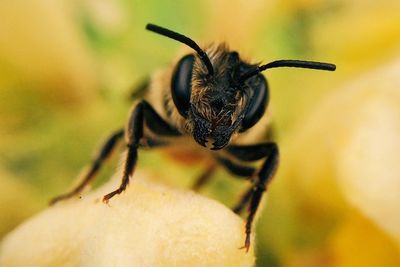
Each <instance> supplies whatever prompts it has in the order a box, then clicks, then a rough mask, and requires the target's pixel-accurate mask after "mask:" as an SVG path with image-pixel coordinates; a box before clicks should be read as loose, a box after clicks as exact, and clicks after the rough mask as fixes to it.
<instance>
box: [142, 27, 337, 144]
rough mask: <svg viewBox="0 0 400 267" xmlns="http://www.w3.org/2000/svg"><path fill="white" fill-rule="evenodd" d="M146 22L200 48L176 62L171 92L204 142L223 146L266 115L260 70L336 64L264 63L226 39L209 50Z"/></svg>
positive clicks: (327, 67)
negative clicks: (244, 55)
mask: <svg viewBox="0 0 400 267" xmlns="http://www.w3.org/2000/svg"><path fill="white" fill-rule="evenodd" d="M146 28H147V29H148V30H150V31H153V32H156V33H158V34H161V35H164V36H167V37H169V38H172V39H174V40H177V41H179V42H182V43H184V44H186V45H188V46H189V47H191V48H193V49H194V50H195V51H196V52H197V54H189V55H186V56H184V57H183V58H182V59H181V60H180V61H179V62H178V63H177V65H176V67H175V70H174V73H173V76H172V80H171V94H172V99H173V101H174V104H175V106H176V108H177V110H178V111H179V113H180V115H181V116H183V117H184V118H185V119H186V121H187V126H188V127H187V128H188V129H189V130H190V132H191V134H192V135H193V138H194V139H195V141H196V142H197V143H199V144H200V145H202V146H206V143H207V141H208V140H211V141H212V144H213V146H212V147H211V149H221V148H223V147H225V146H226V145H227V144H228V143H229V141H230V139H231V137H232V135H233V134H235V133H237V132H239V133H240V132H244V131H246V130H247V129H249V128H251V127H252V126H253V125H255V124H256V123H257V122H258V121H259V120H260V119H261V117H262V116H263V114H264V112H265V110H266V107H267V104H268V97H269V95H268V86H267V81H266V80H265V78H264V76H263V75H262V74H260V73H261V72H262V71H264V70H266V69H268V68H276V67H299V68H311V69H322V70H334V69H335V66H334V65H332V64H327V63H320V62H310V61H298V60H279V61H274V62H271V63H268V64H266V65H262V66H259V65H257V64H256V65H255V64H249V63H246V62H245V61H244V60H242V59H240V57H239V54H238V53H237V52H234V51H231V50H229V49H228V48H227V47H226V46H225V45H220V46H215V47H212V46H211V47H209V48H207V49H206V52H205V51H204V50H202V49H201V48H200V47H199V46H198V45H197V44H196V43H195V42H194V41H193V40H191V39H189V38H188V37H186V36H184V35H181V34H179V33H176V32H173V31H171V30H168V29H165V28H162V27H159V26H156V25H153V24H148V25H147V26H146Z"/></svg>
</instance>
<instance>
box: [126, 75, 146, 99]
mask: <svg viewBox="0 0 400 267" xmlns="http://www.w3.org/2000/svg"><path fill="white" fill-rule="evenodd" d="M149 86H150V79H149V78H148V77H147V78H145V79H142V80H141V81H140V82H139V83H137V84H135V85H134V86H133V89H132V91H131V92H130V94H129V99H130V100H136V99H140V98H143V97H144V95H145V94H146V92H147V89H148V88H149Z"/></svg>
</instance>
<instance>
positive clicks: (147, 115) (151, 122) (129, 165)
mask: <svg viewBox="0 0 400 267" xmlns="http://www.w3.org/2000/svg"><path fill="white" fill-rule="evenodd" d="M144 123H146V125H147V127H148V128H149V130H150V131H152V132H153V133H154V134H156V135H163V136H179V135H180V133H179V131H178V130H177V129H175V128H174V127H173V126H171V125H170V124H168V123H167V122H166V121H165V120H163V118H161V116H160V115H158V113H157V112H156V111H155V110H154V109H153V107H152V106H151V105H150V104H149V103H148V102H147V101H145V100H142V101H141V102H140V103H139V104H137V106H136V107H135V108H134V110H133V112H132V113H131V115H130V118H129V121H128V126H127V128H126V133H125V139H126V142H127V146H128V153H127V156H126V160H125V165H124V169H123V176H122V181H121V185H120V186H119V188H118V189H116V190H114V191H112V192H111V193H109V194H107V195H105V196H104V197H103V202H105V203H108V201H109V200H110V199H111V198H112V197H113V196H115V195H117V194H120V193H122V192H123V191H124V190H125V189H126V187H127V186H128V183H129V177H130V176H132V174H133V171H134V168H135V165H136V161H137V154H138V148H139V146H140V140H141V138H143V137H144V135H143V132H144Z"/></svg>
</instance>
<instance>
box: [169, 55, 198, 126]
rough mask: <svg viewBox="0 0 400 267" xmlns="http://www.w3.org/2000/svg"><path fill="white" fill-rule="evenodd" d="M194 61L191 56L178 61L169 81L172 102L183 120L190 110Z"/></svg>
mask: <svg viewBox="0 0 400 267" xmlns="http://www.w3.org/2000/svg"><path fill="white" fill-rule="evenodd" d="M194 59H195V58H194V55H192V54H191V55H187V56H184V57H183V58H182V59H181V60H179V62H178V64H177V65H176V68H175V71H174V73H173V75H172V81H171V94H172V100H173V101H174V104H175V106H176V108H177V109H178V111H179V114H181V115H182V116H183V117H185V118H186V117H187V114H188V111H189V108H190V95H191V93H192V76H193V64H194Z"/></svg>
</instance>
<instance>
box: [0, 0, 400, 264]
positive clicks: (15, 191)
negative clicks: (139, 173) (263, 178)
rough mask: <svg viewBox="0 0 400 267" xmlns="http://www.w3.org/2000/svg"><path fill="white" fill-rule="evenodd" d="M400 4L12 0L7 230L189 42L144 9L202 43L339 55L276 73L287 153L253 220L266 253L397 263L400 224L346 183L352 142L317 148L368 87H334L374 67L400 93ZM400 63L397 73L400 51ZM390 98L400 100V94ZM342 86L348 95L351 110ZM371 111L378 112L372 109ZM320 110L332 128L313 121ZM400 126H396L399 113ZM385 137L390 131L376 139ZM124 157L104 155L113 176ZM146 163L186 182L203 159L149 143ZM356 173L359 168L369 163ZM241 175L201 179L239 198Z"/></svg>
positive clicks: (2, 13)
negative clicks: (162, 31) (175, 157)
mask: <svg viewBox="0 0 400 267" xmlns="http://www.w3.org/2000/svg"><path fill="white" fill-rule="evenodd" d="M399 14H400V2H399V1H395V0H393V1H390V0H383V1H379V2H377V1H372V0H367V1H359V0H349V1H346V0H326V1H322V0H284V1H276V0H271V1H261V0H251V1H227V0H215V1H212V0H207V1H183V0H179V1H173V2H172V1H168V2H167V1H155V0H151V1H140V0H130V1H129V0H114V1H111V0H84V1H50V0H38V1H23V0H15V1H3V2H2V3H0V214H1V219H0V237H1V236H4V235H5V234H6V233H7V232H9V231H10V230H12V229H13V228H14V227H15V226H16V225H18V224H19V223H20V222H21V221H22V220H23V219H25V218H27V217H29V216H31V215H32V214H34V213H37V212H38V211H40V210H41V209H44V208H45V207H46V205H47V203H48V200H49V199H50V198H51V197H53V196H55V195H57V194H59V193H61V192H65V190H66V189H67V188H69V187H70V186H71V184H72V183H73V181H74V180H75V179H76V176H77V174H78V173H79V171H80V170H81V168H82V167H83V166H85V165H86V164H87V163H88V162H89V161H90V159H91V155H93V151H94V149H95V148H96V147H97V146H98V145H99V144H100V142H101V141H102V139H103V138H104V137H106V136H107V135H108V134H109V133H110V132H111V131H113V130H115V129H117V128H118V127H120V126H121V125H124V123H125V121H126V119H127V114H128V110H129V107H130V104H131V102H130V101H129V99H128V96H129V93H130V90H132V88H133V87H134V85H135V84H136V83H138V82H140V81H141V80H142V79H143V78H144V77H146V76H147V75H149V74H151V73H152V72H153V71H155V70H157V69H159V68H160V67H165V66H168V64H171V62H173V60H176V54H177V53H178V52H179V51H180V49H181V48H182V46H181V45H180V44H178V43H177V42H173V41H170V40H167V39H165V38H160V37H157V36H156V35H154V34H151V33H149V32H146V31H145V29H144V27H145V25H146V23H148V22H152V23H155V24H159V25H162V26H165V27H169V28H171V29H174V30H176V31H178V32H182V33H184V34H187V35H188V36H190V37H192V38H193V39H194V40H197V41H198V42H199V43H201V44H205V43H208V42H220V41H226V42H228V43H229V45H230V47H231V48H233V49H235V50H238V51H239V52H240V53H241V54H242V55H244V57H245V58H248V59H251V60H253V62H260V61H261V62H269V61H273V60H276V59H289V58H290V59H306V60H317V61H325V62H331V63H335V64H337V66H338V69H337V71H336V72H335V73H325V72H315V71H308V70H285V69H280V70H271V71H269V72H267V73H266V76H267V77H268V80H269V84H270V87H271V102H270V103H271V104H270V106H269V109H270V111H271V114H272V116H273V119H272V121H273V123H274V125H275V127H276V138H277V141H278V143H279V144H281V150H282V158H281V167H280V169H279V172H278V175H277V177H276V179H275V181H274V182H273V184H272V186H271V188H270V194H269V196H268V200H267V203H266V205H265V208H264V210H263V212H262V215H261V218H260V220H259V223H258V224H257V251H256V255H257V266H400V256H399V252H400V245H399V244H400V230H399V229H398V227H397V228H396V226H394V227H391V228H390V227H389V228H390V230H387V228H385V227H384V226H382V225H381V224H380V219H379V218H381V217H379V216H378V217H377V216H372V215H371V213H369V212H368V211H366V210H365V209H364V207H363V206H362V204H361V205H355V204H354V201H351V199H349V198H348V197H347V195H348V194H349V193H348V192H347V191H346V192H345V193H344V192H343V190H342V189H343V186H344V187H345V188H348V187H346V186H345V185H343V183H342V181H343V179H341V178H342V177H341V174H340V171H339V168H337V165H336V163H337V159H338V158H341V157H339V156H337V155H342V154H340V151H342V150H340V151H339V150H337V149H343V147H341V146H331V147H328V148H326V149H325V148H321V147H323V146H322V145H321V144H325V142H326V140H327V138H328V139H335V136H337V133H338V132H337V131H339V130H338V128H340V127H331V128H330V127H329V123H330V121H331V120H335V119H337V120H338V121H340V120H342V119H344V118H346V116H347V115H346V114H351V113H352V112H353V110H352V108H353V107H354V109H356V107H358V106H359V105H361V104H360V103H364V102H363V101H364V100H365V99H364V98H361V100H360V98H358V97H356V96H354V95H350V96H348V95H346V93H344V94H341V95H340V94H339V96H338V97H336V96H333V95H334V94H335V92H340V91H344V92H346V90H347V89H346V88H347V87H346V86H348V84H355V86H358V84H368V86H369V84H370V83H369V80H368V79H371V77H375V79H374V80H372V82H371V84H372V85H371V86H372V87H373V88H376V89H377V90H376V91H374V92H378V93H377V95H379V96H381V95H380V93H379V89H380V84H381V82H385V83H389V85H388V87H390V88H393V90H394V92H395V94H394V95H395V96H396V97H397V96H398V92H399V90H400V87H397V84H399V82H398V80H399V78H397V80H396V81H395V80H392V81H390V80H389V81H388V80H387V79H385V80H383V79H384V78H383V77H386V76H385V73H387V72H386V71H385V70H386V69H385V68H386V66H387V65H390V64H392V65H393V64H397V63H398V62H400V57H399V55H400V20H399ZM393 62H394V63H393ZM395 66H397V67H395V69H396V71H398V72H397V73H399V74H400V68H399V67H398V66H399V64H397V65H395ZM378 69H379V71H378ZM379 75H382V76H379ZM380 77H382V78H380ZM390 77H393V76H390ZM360 87H361V88H362V85H360ZM360 92H361V93H360V94H361V95H363V93H362V92H363V90H362V89H360ZM382 94H384V93H382ZM382 97H383V98H385V97H387V96H385V95H382ZM387 98H389V97H387ZM390 98H392V97H390ZM326 99H328V100H326ZM329 99H334V100H329ZM385 99H386V98H385ZM392 99H394V100H396V101H397V103H400V98H397V99H396V98H392ZM341 100H343V101H345V102H346V101H347V102H346V103H347V106H346V107H348V108H349V109H348V110H346V112H344V111H343V109H341V108H340V107H341ZM326 101H328V102H329V101H331V103H333V104H331V106H335V105H337V109H338V115H337V116H343V115H344V116H343V117H335V116H336V114H335V113H336V112H331V111H335V109H329V108H324V104H321V103H327V102H326ZM352 101H354V102H352ZM357 101H361V102H357ZM365 101H368V99H366V100H365ZM321 105H322V106H321ZM327 105H328V104H327ZM328 106H329V105H328ZM374 111H375V110H374ZM376 111H377V112H380V111H379V110H376ZM323 112H326V118H327V121H325V120H324V118H325V117H324V116H325V115H324V114H325V113H323ZM399 113H400V109H399V108H398V109H397V110H396V109H395V110H394V111H392V113H391V114H394V116H395V117H396V116H397V117H396V118H399V117H398V114H399ZM310 114H322V115H320V117H321V118H322V119H321V121H318V119H316V122H315V121H314V123H313V122H309V121H308V118H309V117H310V116H311V117H312V115H310ZM340 114H341V115H340ZM374 114H375V113H374ZM361 117H362V116H361ZM384 117H385V116H384ZM361 120H362V121H365V122H366V123H367V125H368V118H366V119H365V120H364V117H362V119H361ZM315 124H318V125H321V129H322V130H320V131H321V132H322V133H323V134H321V135H319V134H316V133H318V131H314V130H312V129H313V127H314V126H315ZM310 125H311V126H310ZM338 125H340V123H339V124H338ZM396 125H397V126H398V124H396ZM396 125H395V126H396ZM397 126H396V127H397ZM352 127H357V126H354V125H353V124H352V123H351V121H350V122H348V123H347V124H346V128H345V129H344V130H343V129H342V130H341V131H339V132H340V134H341V136H342V137H341V138H342V139H343V138H344V139H343V140H348V139H346V138H347V136H348V135H349V133H348V131H347V130H348V129H353V128H352ZM371 127H372V126H371ZM309 129H311V130H309ZM395 131H397V132H395V133H399V134H400V130H399V128H398V127H397V128H395ZM383 134H385V132H384V133H383ZM343 136H344V137H343ZM342 139H341V140H342ZM381 139H382V140H384V139H385V136H382V135H380V136H379V137H378V138H377V141H379V140H381ZM398 139H400V135H397V140H398ZM357 140H359V139H357ZM396 144H398V141H397V143H396ZM368 145H369V144H368V143H365V146H368ZM397 147H398V146H397ZM318 149H320V150H318ZM338 151H339V152H338ZM332 155H335V156H332ZM386 156H387V157H388V158H390V159H391V160H393V159H394V160H395V162H396V164H397V162H398V164H399V165H400V155H399V151H394V152H393V154H390V155H389V154H387V153H386V154H385V155H384V156H383V158H380V159H379V160H372V161H366V164H367V165H368V164H369V163H371V164H377V165H378V166H381V167H382V169H388V168H389V167H392V166H393V165H390V166H389V167H387V166H386V165H385V164H386V163H387V161H386V160H385V157H386ZM361 158H362V156H361ZM396 160H397V161H396ZM116 161H117V160H114V161H113V162H111V163H110V164H107V166H106V167H105V170H104V171H102V174H101V177H102V178H103V179H104V178H106V177H108V176H109V175H110V174H111V173H112V172H113V170H114V168H115V166H116ZM156 162H157V164H155V163H156ZM160 162H161V163H160ZM346 162H347V161H346ZM368 162H369V163H368ZM155 165H157V168H155ZM160 165H161V166H160ZM304 166H305V167H304ZM315 166H317V167H315ZM346 166H347V165H346ZM139 168H143V169H146V170H149V171H150V172H152V173H154V174H155V175H163V176H165V169H168V173H170V175H169V176H170V177H165V181H164V182H166V183H170V184H174V185H175V186H182V187H187V186H188V185H190V184H191V183H192V182H193V179H194V178H195V177H196V176H197V175H198V174H199V173H201V166H200V165H199V166H198V168H195V169H193V167H186V166H184V165H180V164H177V163H176V162H173V161H171V160H169V159H165V155H162V154H160V153H157V152H152V151H141V152H140V159H139ZM348 168H349V169H351V170H358V169H357V168H356V167H354V168H353V167H352V165H351V166H350V167H348ZM397 170H399V169H397ZM354 173H355V174H354V179H356V178H357V177H362V176H361V174H360V173H359V172H357V171H354ZM358 175H359V176H358ZM311 177H314V178H315V179H310V180H308V178H311ZM352 177H353V176H352ZM352 177H350V178H352ZM393 177H394V178H393V179H391V180H389V183H386V184H385V185H382V188H380V187H378V188H377V192H378V193H377V194H378V195H379V194H380V193H382V194H385V192H387V191H386V189H387V188H391V189H394V192H395V193H394V195H393V198H392V201H391V202H388V203H385V202H382V206H377V207H376V209H377V210H380V209H381V208H384V207H388V206H389V207H392V206H393V204H395V203H399V202H396V201H397V200H399V194H400V187H399V180H400V170H399V172H398V173H394V174H393ZM310 181H311V182H310ZM385 186H386V187H385ZM245 187H246V183H245V182H243V181H237V180H235V179H233V178H231V177H230V176H229V175H228V174H227V173H226V172H225V171H223V170H221V171H219V172H218V175H217V177H216V179H215V180H214V181H213V182H212V183H211V184H210V185H209V186H208V188H206V189H205V190H203V193H204V194H206V195H208V196H210V197H212V198H215V199H218V200H220V201H222V202H224V203H226V204H228V205H231V204H232V203H234V202H235V200H236V199H237V198H238V197H239V196H240V193H241V192H242V191H243V189H244V188H245ZM396 192H397V194H396ZM352 194H353V192H352V191H351V192H350V195H352ZM354 194H356V193H354ZM375 203H376V202H375ZM386 204H388V205H386ZM387 214H389V215H388V216H389V217H384V218H383V219H384V220H389V221H392V222H397V221H398V220H399V218H400V214H399V209H398V208H397V206H396V207H395V208H394V209H392V210H389V211H388V212H387ZM390 216H391V217H390ZM399 225H400V223H399ZM393 229H394V230H393Z"/></svg>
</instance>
